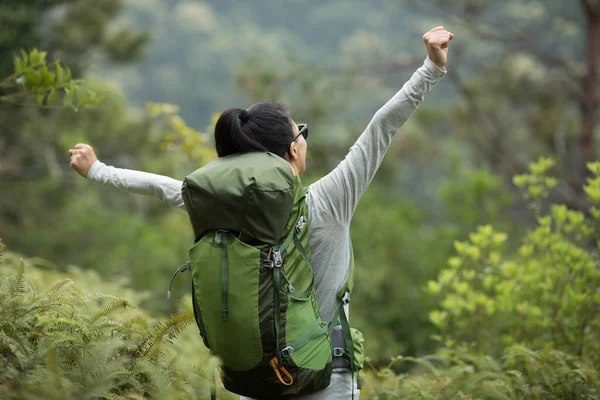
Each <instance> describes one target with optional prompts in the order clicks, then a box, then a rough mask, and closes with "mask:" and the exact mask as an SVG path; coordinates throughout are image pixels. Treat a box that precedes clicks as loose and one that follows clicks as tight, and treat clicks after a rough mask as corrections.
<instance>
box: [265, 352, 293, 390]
mask: <svg viewBox="0 0 600 400" xmlns="http://www.w3.org/2000/svg"><path fill="white" fill-rule="evenodd" d="M269 364H270V365H271V368H273V371H275V375H277V378H279V382H281V383H283V384H284V385H285V386H291V385H292V383H294V378H292V376H291V375H290V373H289V372H288V371H287V369H285V368H284V367H279V360H277V357H273V358H272V359H271V361H270V362H269ZM279 371H281V372H283V373H284V375H285V376H287V377H288V379H289V382H286V381H284V380H283V378H282V377H281V373H280V372H279Z"/></svg>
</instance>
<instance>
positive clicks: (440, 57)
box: [423, 26, 454, 68]
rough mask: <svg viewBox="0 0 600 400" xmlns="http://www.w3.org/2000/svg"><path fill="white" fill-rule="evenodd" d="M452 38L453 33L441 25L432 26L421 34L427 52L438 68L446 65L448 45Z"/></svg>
mask: <svg viewBox="0 0 600 400" xmlns="http://www.w3.org/2000/svg"><path fill="white" fill-rule="evenodd" d="M452 38H454V34H452V33H450V32H448V31H447V30H445V29H444V27H443V26H438V27H436V28H433V29H432V30H430V31H429V32H427V33H426V34H424V35H423V41H424V42H425V47H426V48H427V54H428V55H429V58H430V59H431V61H433V63H434V64H435V65H437V66H438V67H439V68H444V67H446V63H447V62H448V46H449V45H450V41H451V40H452Z"/></svg>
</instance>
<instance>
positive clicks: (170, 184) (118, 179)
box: [88, 58, 446, 400]
mask: <svg viewBox="0 0 600 400" xmlns="http://www.w3.org/2000/svg"><path fill="white" fill-rule="evenodd" d="M445 72H446V71H445V70H441V69H439V68H438V67H436V66H435V64H433V62H432V61H431V60H430V59H429V58H428V59H426V60H425V62H424V64H423V66H421V67H420V68H419V69H418V70H417V71H416V72H415V73H414V74H413V75H412V77H411V78H410V80H409V81H408V82H406V83H405V84H404V86H403V87H402V89H401V90H400V91H399V92H398V93H396V95H394V97H392V98H391V99H390V100H389V101H388V102H387V103H386V104H385V105H384V106H383V107H382V108H381V109H379V110H378V111H377V112H376V113H375V115H374V116H373V118H372V119H371V122H370V123H369V125H368V126H367V128H366V129H365V131H364V132H363V134H362V135H361V136H360V137H359V139H358V140H357V141H356V143H355V144H354V145H353V146H352V147H351V148H350V152H349V153H348V155H347V156H346V158H345V159H344V160H343V161H342V162H341V163H340V164H339V165H338V166H337V167H336V168H335V169H334V170H333V171H331V172H330V173H329V174H328V175H326V176H325V177H323V178H321V179H320V180H318V181H317V182H315V183H313V184H312V185H310V186H309V187H308V195H307V199H306V201H307V206H308V215H309V222H310V233H309V234H310V251H311V254H312V265H313V271H314V277H315V292H316V297H317V303H318V304H319V308H320V310H321V316H322V318H323V320H324V321H325V322H329V321H330V320H331V319H332V317H333V315H334V313H335V310H336V308H337V306H338V300H337V298H336V294H337V292H338V290H339V288H340V287H341V285H342V284H343V283H344V282H345V279H346V275H347V271H348V263H349V258H348V257H349V251H348V250H349V245H350V243H349V230H350V221H351V219H352V215H353V213H354V210H355V209H356V206H357V204H358V202H359V200H360V198H361V196H362V194H363V193H364V191H365V190H366V188H367V186H368V185H369V183H370V182H371V180H372V179H373V177H374V175H375V173H376V171H377V169H378V168H379V166H380V164H381V162H382V160H383V157H384V155H385V153H386V151H387V149H388V147H389V145H390V143H391V141H392V139H393V138H394V136H395V135H396V133H397V132H398V130H399V129H400V127H401V126H402V125H403V124H404V123H405V122H406V121H407V120H408V118H409V117H410V116H411V115H412V113H413V112H414V111H415V109H416V108H417V106H418V105H419V104H420V103H421V102H422V101H423V98H424V97H425V94H427V93H428V92H429V90H431V88H432V87H433V86H434V85H435V84H436V83H437V82H438V81H439V80H440V79H441V78H442V77H443V76H444V75H445ZM88 178H89V179H91V180H94V181H98V182H101V183H103V184H105V185H109V186H113V187H118V188H123V189H126V190H128V191H131V192H134V193H141V194H147V195H153V196H156V197H158V198H160V199H161V200H163V201H167V202H169V203H170V204H171V205H173V206H176V207H179V208H182V209H185V208H184V204H183V199H182V195H181V185H182V182H181V181H179V180H176V179H172V178H169V177H165V176H161V175H156V174H149V173H146V172H140V171H132V170H126V169H120V168H114V167H111V166H107V165H105V164H103V163H101V162H99V161H97V162H95V163H94V165H92V168H91V169H90V171H89V172H88ZM358 268H360V266H358ZM336 375H337V374H336ZM350 378H351V377H350V374H349V373H345V374H339V375H338V376H335V377H334V378H332V384H331V385H330V386H329V388H327V389H325V390H323V391H321V392H318V393H315V394H313V395H310V396H303V397H301V398H302V399H303V400H308V399H336V398H339V399H349V398H351V390H352V387H351V379H350ZM356 393H357V392H356V391H355V394H356ZM299 398H300V397H299Z"/></svg>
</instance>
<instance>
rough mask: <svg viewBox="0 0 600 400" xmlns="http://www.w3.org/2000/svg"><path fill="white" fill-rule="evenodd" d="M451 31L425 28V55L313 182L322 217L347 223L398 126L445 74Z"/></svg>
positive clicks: (312, 196) (313, 198) (313, 196)
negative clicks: (347, 147)
mask: <svg viewBox="0 0 600 400" xmlns="http://www.w3.org/2000/svg"><path fill="white" fill-rule="evenodd" d="M453 36H454V35H452V34H451V33H450V32H448V31H446V30H445V29H444V28H443V27H437V28H434V29H432V30H431V31H429V32H427V33H426V34H425V35H424V36H423V39H424V41H425V45H426V47H427V52H428V57H427V59H426V60H425V62H424V64H423V66H421V67H420V68H419V69H418V70H417V71H416V72H415V73H414V74H413V75H412V77H411V78H410V80H409V81H408V82H406V83H405V84H404V86H403V87H402V89H400V91H399V92H398V93H396V95H395V96H394V97H392V98H391V99H390V100H389V101H388V102H387V103H386V104H385V105H384V106H383V107H382V108H381V109H379V111H377V112H376V113H375V115H374V116H373V118H372V119H371V122H370V123H369V125H368V126H367V128H366V129H365V131H364V132H363V134H362V135H361V136H360V137H359V139H358V140H357V142H356V143H355V144H354V145H353V146H352V147H351V148H350V152H349V153H348V155H347V156H346V158H345V159H344V160H343V161H342V162H341V163H340V164H339V165H338V166H337V167H336V168H335V169H334V170H333V171H332V172H331V173H329V174H328V175H326V176H325V177H323V178H322V179H320V180H318V181H317V182H315V183H314V184H312V185H311V186H310V188H309V191H308V193H309V198H310V201H311V202H315V203H316V204H313V207H316V209H318V210H319V212H322V213H325V215H322V217H323V219H324V220H328V219H329V220H331V221H336V222H337V223H341V224H343V225H349V224H350V220H351V218H352V214H353V213H354V210H355V209H356V206H357V205H358V202H359V200H360V198H361V196H362V194H363V193H364V191H365V190H366V188H367V186H368V185H369V184H370V183H371V180H372V179H373V177H374V176H375V173H376V172H377V169H378V168H379V166H380V165H381V162H382V161H383V157H384V156H385V153H386V151H387V149H388V147H389V146H390V143H391V141H392V139H393V138H394V136H395V135H396V133H397V132H398V130H399V129H400V127H402V125H404V123H405V122H406V121H407V120H408V118H409V117H410V116H411V115H412V113H413V112H414V111H415V110H416V109H417V107H418V106H419V104H421V102H422V101H423V99H424V97H425V95H426V94H427V93H428V92H429V91H430V90H431V88H432V87H433V86H434V85H435V84H436V83H437V82H438V81H439V80H440V79H442V77H443V76H444V75H445V74H446V69H445V66H446V60H447V49H448V44H449V42H450V40H452V38H453Z"/></svg>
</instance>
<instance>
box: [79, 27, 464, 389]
mask: <svg viewBox="0 0 600 400" xmlns="http://www.w3.org/2000/svg"><path fill="white" fill-rule="evenodd" d="M453 36H454V35H453V34H452V33H450V32H448V31H446V30H445V29H444V28H443V27H437V28H434V29H432V30H431V31H429V32H427V33H426V34H425V35H424V36H423V39H424V41H425V45H426V49H427V54H428V56H427V58H426V60H425V62H424V64H423V65H422V66H421V67H420V68H419V69H418V70H417V71H416V72H415V73H414V74H413V75H412V77H411V78H410V80H409V81H408V82H407V83H406V84H405V85H404V86H403V87H402V89H401V90H400V91H399V92H398V93H397V94H396V95H395V96H393V97H392V99H391V100H389V101H388V102H387V103H386V104H385V105H384V106H383V107H382V108H381V109H380V110H379V111H377V113H375V116H374V117H373V119H372V120H371V122H370V123H369V125H368V126H367V128H366V130H365V131H364V133H363V134H362V135H361V136H360V138H359V139H358V140H357V142H356V143H355V145H354V146H352V148H351V149H350V152H349V153H348V155H347V156H346V158H345V159H344V160H343V161H342V162H341V163H340V164H339V165H338V166H337V167H336V168H335V169H334V170H333V171H332V172H331V173H329V174H328V175H327V176H325V177H323V178H322V179H320V180H318V181H317V182H315V183H313V184H312V185H310V186H309V187H307V188H306V187H304V186H303V185H302V181H301V179H300V175H301V174H302V173H303V172H304V170H305V168H306V150H307V142H306V139H307V137H308V126H307V125H305V124H300V125H296V123H295V122H294V121H293V120H292V119H291V117H290V116H289V113H288V111H287V110H286V109H285V108H284V107H283V106H282V105H279V104H271V103H258V104H255V105H253V106H251V107H249V108H248V109H240V108H231V109H228V110H226V111H225V112H223V114H222V115H221V116H220V118H219V119H218V121H217V124H216V126H215V147H216V151H217V155H218V158H217V159H216V160H213V161H212V162H210V163H208V164H207V165H205V166H204V167H202V168H200V169H198V170H197V171H195V172H193V173H191V174H190V175H188V176H187V177H186V178H185V179H184V181H183V182H181V181H178V180H176V179H172V178H169V177H165V176H160V175H155V174H149V173H145V172H140V171H132V170H126V169H119V168H114V167H111V166H107V165H105V164H104V163H102V162H100V161H98V160H97V159H96V156H95V154H94V151H93V149H92V148H91V147H90V146H88V145H86V144H78V145H76V146H75V148H74V149H71V150H69V154H70V155H71V164H70V165H71V167H72V168H73V169H74V170H76V171H77V172H78V173H79V174H81V175H82V176H84V177H87V178H88V179H91V180H94V181H97V182H100V183H103V184H105V185H109V186H113V187H118V188H123V189H126V190H128V191H131V192H134V193H142V194H149V195H153V196H156V197H158V198H160V199H162V200H164V201H168V202H169V203H170V204H171V205H173V206H176V207H179V208H185V210H186V211H187V213H188V216H189V219H190V222H191V225H192V229H193V232H194V244H193V246H192V247H191V249H190V252H189V261H188V262H187V263H185V264H184V265H182V266H181V267H180V268H179V269H178V270H177V271H176V273H175V274H177V272H184V271H191V286H192V298H193V307H194V314H195V317H196V322H197V325H198V328H199V330H200V334H201V336H202V339H203V341H204V344H205V345H206V346H207V347H208V348H209V349H210V350H211V353H213V354H214V355H216V356H218V357H219V359H220V363H221V367H220V375H221V380H222V382H223V384H224V386H225V388H226V389H228V390H229V391H231V392H234V393H238V394H240V395H242V398H243V399H252V398H254V399H275V398H293V399H351V398H358V396H359V394H360V376H359V374H358V372H359V371H360V370H361V369H362V363H363V337H362V334H361V333H360V332H359V331H357V330H355V329H353V328H351V327H350V323H349V320H348V312H349V303H350V299H351V293H352V288H353V284H354V258H353V252H352V243H351V239H350V231H349V227H350V222H351V218H352V215H353V213H354V210H355V208H356V206H357V204H358V201H359V200H360V198H361V196H362V194H363V193H364V191H365V190H366V188H367V186H368V185H369V183H370V182H371V180H372V179H373V176H374V175H375V173H376V171H377V169H378V168H379V165H380V164H381V162H382V160H383V157H384V155H385V152H386V150H387V148H388V147H389V145H390V143H391V141H392V139H393V137H394V136H395V134H396V133H397V131H398V130H399V129H400V127H401V126H402V125H403V124H404V123H405V122H406V120H407V119H408V118H409V117H410V115H411V114H412V113H413V112H414V110H415V109H416V108H417V106H418V105H419V104H420V103H421V102H422V100H423V98H424V96H425V95H426V93H428V92H429V91H430V89H431V88H432V87H433V86H434V85H435V84H436V83H437V82H438V81H439V80H440V79H441V78H442V77H443V76H444V75H445V73H446V69H445V66H446V62H447V52H448V45H449V43H450V41H451V40H452V38H453ZM175 274H174V275H173V276H175ZM171 282H172V280H171ZM213 396H214V394H213Z"/></svg>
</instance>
